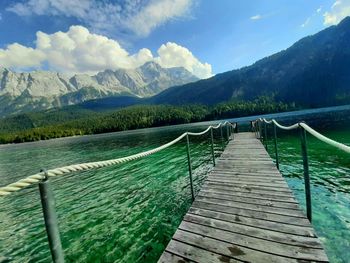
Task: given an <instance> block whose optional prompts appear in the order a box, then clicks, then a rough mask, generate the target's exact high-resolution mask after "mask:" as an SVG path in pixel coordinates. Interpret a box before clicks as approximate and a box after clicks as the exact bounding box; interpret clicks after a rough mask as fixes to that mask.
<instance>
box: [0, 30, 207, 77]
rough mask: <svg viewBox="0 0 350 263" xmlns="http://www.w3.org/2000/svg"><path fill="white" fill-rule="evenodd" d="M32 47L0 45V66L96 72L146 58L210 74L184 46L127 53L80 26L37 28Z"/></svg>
mask: <svg viewBox="0 0 350 263" xmlns="http://www.w3.org/2000/svg"><path fill="white" fill-rule="evenodd" d="M36 37H37V38H36V47H35V48H31V47H26V46H23V45H20V44H18V43H14V44H11V45H8V46H7V47H6V49H0V66H3V67H8V68H11V69H15V70H18V69H19V70H21V69H26V68H35V69H42V68H44V65H46V66H48V68H49V70H54V71H58V72H67V73H89V74H92V73H96V72H98V71H101V70H105V69H117V68H135V67H138V66H140V65H143V64H144V63H145V62H147V61H155V62H157V63H159V64H160V65H162V66H163V67H166V68H169V67H176V66H182V67H184V68H186V69H187V70H189V71H190V72H191V73H193V74H194V75H196V76H198V77H199V78H207V77H210V76H211V75H212V71H211V65H209V64H208V63H201V62H200V61H199V60H198V59H197V58H196V57H195V56H194V55H193V54H192V53H191V52H190V51H189V50H188V49H187V48H185V47H182V46H180V45H177V44H176V43H170V42H168V43H167V44H165V45H162V46H161V47H160V48H159V49H158V56H157V57H153V55H152V52H151V51H150V50H149V49H146V48H143V49H140V50H139V51H138V52H137V53H135V54H132V55H130V54H129V53H128V52H127V51H126V50H125V49H123V48H122V47H121V46H120V45H119V43H118V42H117V41H116V40H113V39H110V38H107V37H105V36H102V35H97V34H92V33H90V32H89V30H88V29H87V28H85V27H83V26H71V27H70V28H69V30H68V32H60V31H59V32H56V33H54V34H46V33H43V32H41V31H38V32H37V34H36Z"/></svg>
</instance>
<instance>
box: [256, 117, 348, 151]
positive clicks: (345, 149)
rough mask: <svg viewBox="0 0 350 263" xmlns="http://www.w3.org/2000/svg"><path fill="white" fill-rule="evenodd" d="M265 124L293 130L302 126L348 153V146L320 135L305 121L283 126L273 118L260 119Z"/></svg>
mask: <svg viewBox="0 0 350 263" xmlns="http://www.w3.org/2000/svg"><path fill="white" fill-rule="evenodd" d="M262 120H263V121H264V122H265V123H266V124H271V123H273V124H275V125H276V126H277V127H278V128H280V129H282V130H294V129H297V128H300V127H302V128H304V129H305V130H306V131H307V132H308V133H309V134H311V135H313V136H314V137H315V138H317V139H319V140H320V141H322V142H324V143H326V144H329V145H331V146H333V147H336V148H338V149H339V150H342V151H344V152H347V153H350V146H347V145H345V144H343V143H340V142H337V141H335V140H332V139H330V138H328V137H326V136H324V135H322V134H321V133H319V132H318V131H316V130H314V129H313V128H311V127H310V126H309V125H307V124H306V123H305V122H298V123H295V124H293V125H291V126H283V125H281V124H279V123H278V122H277V121H276V120H275V119H272V120H271V121H268V120H266V119H265V118H263V119H262Z"/></svg>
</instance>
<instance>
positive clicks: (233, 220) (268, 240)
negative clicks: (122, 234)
mask: <svg viewBox="0 0 350 263" xmlns="http://www.w3.org/2000/svg"><path fill="white" fill-rule="evenodd" d="M241 261H243V262H268V263H271V262H307V261H313V262H315V261H320V262H327V261H328V259H327V256H326V254H325V252H324V250H323V247H322V245H321V243H320V241H319V240H318V238H317V237H316V236H315V234H314V230H313V228H312V226H311V224H310V223H309V221H308V219H307V218H306V216H305V215H304V213H303V212H302V211H301V209H300V208H299V205H298V203H297V202H296V200H295V199H294V197H293V194H292V192H291V190H290V189H289V188H288V185H287V183H286V182H285V180H284V179H283V177H282V175H281V174H280V173H279V171H278V170H277V168H276V167H275V165H274V163H273V162H272V159H271V158H270V157H269V155H268V153H267V152H266V150H265V149H264V147H263V145H262V144H261V142H260V141H259V140H257V139H256V138H255V136H254V134H253V133H238V134H235V138H234V140H233V141H231V142H230V143H229V144H228V145H227V147H226V149H225V151H224V152H223V154H222V156H221V157H220V158H219V159H217V165H216V167H215V168H214V169H213V170H212V172H211V173H210V174H209V176H208V178H207V180H206V181H205V183H204V185H203V187H202V189H201V191H200V192H199V194H198V195H197V196H196V199H195V201H194V203H193V205H192V207H191V208H190V210H189V211H188V213H187V214H186V215H185V217H184V219H183V221H182V223H181V224H180V226H179V228H178V229H177V231H176V233H175V234H174V236H173V238H172V239H171V241H170V242H169V244H168V246H167V248H166V249H165V251H164V253H163V255H162V256H161V258H160V259H159V262H200V263H204V262H241Z"/></svg>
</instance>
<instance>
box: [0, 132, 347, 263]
mask: <svg viewBox="0 0 350 263" xmlns="http://www.w3.org/2000/svg"><path fill="white" fill-rule="evenodd" d="M204 127H206V126H198V125H196V126H193V125H192V126H191V125H187V126H179V127H172V128H160V129H145V130H139V131H131V132H123V133H113V134H106V135H98V136H85V137H77V138H66V139H57V140H51V141H43V142H36V143H26V144H20V145H6V146H0V185H5V184H8V183H11V182H13V181H15V180H18V179H20V178H23V177H25V176H28V175H31V174H33V173H36V172H38V171H39V170H40V169H42V168H45V169H50V168H55V167H59V166H65V165H68V164H74V163H81V162H88V161H96V160H105V159H111V158H118V157H123V156H127V155H130V154H134V153H137V152H140V151H145V150H148V149H151V148H154V147H157V146H159V145H161V144H163V143H166V142H168V141H169V140H171V139H174V138H175V137H177V136H178V135H180V134H181V133H182V132H183V131H185V130H189V129H190V130H193V131H196V130H201V129H202V128H204ZM324 132H325V134H326V135H328V136H329V137H331V138H333V139H336V140H339V141H342V142H345V143H348V144H350V129H349V128H347V129H345V130H344V129H341V130H340V129H338V130H326V131H324ZM308 139H309V147H308V149H309V155H310V156H309V157H310V171H311V180H312V201H313V217H314V221H313V224H314V226H315V229H316V231H317V234H318V235H319V236H320V238H321V240H322V241H323V243H324V245H325V248H326V250H327V254H328V256H329V257H330V260H331V261H332V262H349V258H350V221H349V220H350V161H349V160H350V158H349V155H347V154H344V153H342V152H340V151H338V150H335V149H334V148H332V147H329V146H326V145H325V144H323V143H321V142H319V141H317V140H316V139H312V138H310V136H308ZM215 142H216V143H215V153H216V155H217V156H219V155H220V153H221V151H222V146H223V144H222V142H221V140H220V133H219V132H215ZM278 145H279V151H280V163H281V164H280V166H281V171H282V173H283V175H284V176H285V177H286V179H287V181H288V184H289V185H290V187H291V188H292V189H293V191H294V193H295V195H296V197H297V199H298V201H299V202H300V203H301V205H302V207H303V208H304V207H305V202H304V200H305V197H304V185H303V176H302V162H301V156H300V142H299V137H298V134H292V133H288V134H280V138H279V144H278ZM269 152H270V154H271V156H274V151H273V144H272V142H270V143H269ZM191 154H192V161H193V168H194V185H195V191H196V192H198V189H199V188H200V185H201V183H202V182H203V180H204V179H205V176H206V174H207V172H208V171H209V170H210V169H212V163H211V155H210V147H209V140H208V136H207V135H205V136H202V137H198V138H191ZM51 181H52V188H53V190H54V194H55V197H56V208H57V214H58V220H59V228H60V232H61V239H62V244H63V248H64V254H65V259H66V262H156V261H157V259H158V258H159V256H160V255H161V253H162V251H163V250H164V248H165V246H166V245H167V243H168V242H169V240H170V238H171V236H172V235H173V233H174V232H175V230H176V228H177V226H178V225H179V223H180V222H181V219H182V217H183V216H184V214H185V213H186V211H187V209H188V208H189V206H190V203H191V194H190V187H189V176H188V166H187V156H186V145H185V142H184V141H182V142H180V143H178V144H175V145H173V146H171V147H170V148H168V149H166V150H164V151H161V152H159V153H156V154H154V155H151V156H148V157H146V158H143V159H140V160H137V161H133V162H129V163H125V164H121V165H117V166H112V167H106V168H102V169H97V170H92V171H87V172H77V173H72V174H70V175H65V176H63V177H57V178H55V179H53V180H51ZM50 261H51V257H50V252H49V248H48V244H47V239H46V233H45V227H44V222H43V217H42V211H41V205H40V199H39V192H38V187H37V186H33V187H30V188H28V189H25V190H23V191H20V192H17V193H15V194H12V195H10V196H8V197H6V198H1V199H0V262H21V263H22V262H50Z"/></svg>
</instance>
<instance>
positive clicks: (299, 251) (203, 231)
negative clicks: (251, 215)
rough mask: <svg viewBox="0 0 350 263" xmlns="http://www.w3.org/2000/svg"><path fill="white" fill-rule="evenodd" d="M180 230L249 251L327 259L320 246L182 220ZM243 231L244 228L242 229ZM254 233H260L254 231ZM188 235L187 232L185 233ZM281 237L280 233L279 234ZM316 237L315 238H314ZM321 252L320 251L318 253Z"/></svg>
mask: <svg viewBox="0 0 350 263" xmlns="http://www.w3.org/2000/svg"><path fill="white" fill-rule="evenodd" d="M179 229H180V230H183V231H186V234H187V232H190V233H194V234H199V235H202V236H203V235H204V236H205V237H209V238H213V239H215V240H220V241H224V242H227V243H230V244H232V245H235V246H237V247H239V248H240V249H241V250H242V248H248V249H251V251H250V253H256V252H257V251H259V252H264V253H266V254H267V255H269V254H273V255H277V256H281V257H288V258H294V259H298V260H317V261H321V262H322V261H323V262H324V261H327V258H326V257H325V255H324V253H322V247H321V248H310V247H304V246H303V245H300V244H298V245H288V244H283V243H279V242H271V241H269V240H265V239H259V238H256V237H250V236H246V235H244V234H243V235H242V234H239V233H234V232H228V231H225V230H222V229H217V228H214V227H210V226H206V225H201V224H193V223H191V222H186V221H183V222H182V223H181V225H180V226H179ZM243 231H244V230H243ZM256 233H261V232H260V231H256ZM187 235H188V234H187ZM280 235H281V237H282V234H280ZM314 239H316V238H314ZM320 252H321V253H320Z"/></svg>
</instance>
